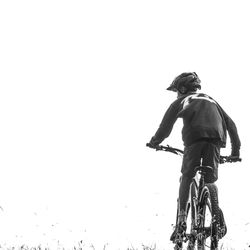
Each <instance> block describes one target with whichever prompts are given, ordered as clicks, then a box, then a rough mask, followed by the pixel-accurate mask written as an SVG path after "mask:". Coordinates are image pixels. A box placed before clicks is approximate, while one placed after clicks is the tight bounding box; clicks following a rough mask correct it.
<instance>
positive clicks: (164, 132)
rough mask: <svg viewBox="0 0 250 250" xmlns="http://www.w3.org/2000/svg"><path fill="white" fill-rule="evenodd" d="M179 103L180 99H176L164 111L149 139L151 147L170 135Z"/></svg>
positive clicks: (176, 116)
mask: <svg viewBox="0 0 250 250" xmlns="http://www.w3.org/2000/svg"><path fill="white" fill-rule="evenodd" d="M180 103H181V102H180V100H176V101H175V102H173V103H172V104H171V105H170V107H169V108H168V110H167V111H166V113H165V115H164V117H163V119H162V121H161V124H160V126H159V128H158V130H157V131H156V133H155V135H154V136H153V137H152V139H151V141H150V144H151V145H152V147H156V146H157V145H159V144H160V143H161V142H162V141H163V140H164V139H166V138H167V137H168V136H169V135H170V133H171V131H172V129H173V126H174V124H175V122H176V120H177V118H178V113H179V109H180Z"/></svg>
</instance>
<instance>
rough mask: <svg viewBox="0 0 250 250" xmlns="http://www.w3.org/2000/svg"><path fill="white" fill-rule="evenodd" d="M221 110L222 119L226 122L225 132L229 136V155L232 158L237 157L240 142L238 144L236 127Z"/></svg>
mask: <svg viewBox="0 0 250 250" xmlns="http://www.w3.org/2000/svg"><path fill="white" fill-rule="evenodd" d="M221 110H222V113H223V117H224V119H225V122H226V126H227V131H228V134H229V136H230V140H231V145H232V151H231V155H232V156H239V155H240V146H241V142H240V138H239V135H238V131H237V127H236V125H235V123H234V121H233V120H232V119H231V118H230V117H229V115H228V114H227V113H226V112H225V111H224V110H223V109H222V108H221Z"/></svg>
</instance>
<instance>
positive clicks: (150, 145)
mask: <svg viewBox="0 0 250 250" xmlns="http://www.w3.org/2000/svg"><path fill="white" fill-rule="evenodd" d="M146 146H147V147H149V148H153V149H156V150H159V149H160V148H161V147H160V145H154V144H153V143H151V142H148V143H147V144H146Z"/></svg>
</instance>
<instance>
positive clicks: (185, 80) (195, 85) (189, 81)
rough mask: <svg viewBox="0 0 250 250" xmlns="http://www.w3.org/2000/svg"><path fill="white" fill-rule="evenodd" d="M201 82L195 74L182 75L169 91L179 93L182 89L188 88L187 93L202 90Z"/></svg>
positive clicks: (175, 80)
mask: <svg viewBox="0 0 250 250" xmlns="http://www.w3.org/2000/svg"><path fill="white" fill-rule="evenodd" d="M200 82H201V80H200V79H199V77H198V75H197V74H196V73H195V72H188V73H182V74H180V75H179V76H177V77H176V78H175V79H174V81H173V82H172V83H171V85H170V86H169V87H168V88H167V90H171V91H175V92H176V91H177V90H179V89H180V88H181V87H186V88H187V91H190V90H191V91H194V90H197V89H201V85H200Z"/></svg>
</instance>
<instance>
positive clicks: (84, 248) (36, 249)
mask: <svg viewBox="0 0 250 250" xmlns="http://www.w3.org/2000/svg"><path fill="white" fill-rule="evenodd" d="M171 249H173V248H171ZM249 249H250V245H248V246H246V248H244V249H236V248H230V247H224V245H223V244H222V245H221V246H220V247H219V250H249ZM0 250H123V249H110V248H109V246H108V244H105V245H104V246H103V248H102V249H96V248H95V246H94V245H92V244H91V245H85V244H84V243H83V241H79V242H78V244H77V245H76V246H72V248H64V247H63V246H60V245H59V244H58V246H57V247H56V249H55V248H50V247H49V246H42V245H38V246H28V245H25V244H23V245H20V246H6V245H4V244H2V245H0ZM124 250H163V249H158V248H157V246H156V244H154V245H151V246H146V245H143V244H142V245H141V247H140V248H134V247H133V246H130V247H127V249H124ZM164 250H170V249H169V248H168V249H164Z"/></svg>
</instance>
